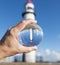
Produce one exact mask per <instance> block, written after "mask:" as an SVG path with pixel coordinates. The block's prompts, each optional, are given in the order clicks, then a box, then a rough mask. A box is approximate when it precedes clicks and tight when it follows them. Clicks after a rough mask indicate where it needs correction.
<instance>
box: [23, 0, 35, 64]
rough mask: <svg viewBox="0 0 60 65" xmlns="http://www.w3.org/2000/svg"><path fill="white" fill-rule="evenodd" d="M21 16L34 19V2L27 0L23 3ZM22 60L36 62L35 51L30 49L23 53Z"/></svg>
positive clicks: (31, 37)
mask: <svg viewBox="0 0 60 65" xmlns="http://www.w3.org/2000/svg"><path fill="white" fill-rule="evenodd" d="M22 16H23V18H24V19H25V20H26V19H32V20H35V16H36V15H35V12H34V4H33V3H32V2H31V0H27V3H26V4H25V12H24V13H23V14H22ZM32 39H33V36H32V29H30V40H31V41H32ZM23 62H32V63H34V62H36V51H32V52H29V53H23Z"/></svg>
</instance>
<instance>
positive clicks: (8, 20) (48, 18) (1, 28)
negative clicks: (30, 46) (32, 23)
mask: <svg viewBox="0 0 60 65" xmlns="http://www.w3.org/2000/svg"><path fill="white" fill-rule="evenodd" d="M32 1H33V3H34V4H35V12H36V15H37V16H36V20H37V21H38V25H40V26H41V27H42V29H43V31H44V37H43V41H42V42H41V44H40V45H39V46H38V50H37V52H38V53H40V52H41V51H43V52H45V51H46V50H48V52H50V51H51V52H52V51H55V52H56V53H59V54H60V49H59V48H60V0H32ZM25 2H26V0H0V39H1V38H2V36H3V35H4V33H5V32H6V30H7V29H8V28H9V27H11V26H13V25H15V24H17V23H18V22H19V21H21V20H23V18H22V16H21V14H22V12H23V11H24V4H25ZM59 60H60V59H59Z"/></svg>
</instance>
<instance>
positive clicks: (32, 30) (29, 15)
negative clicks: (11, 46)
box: [19, 0, 43, 62]
mask: <svg viewBox="0 0 60 65" xmlns="http://www.w3.org/2000/svg"><path fill="white" fill-rule="evenodd" d="M22 16H23V18H24V19H25V20H27V19H32V20H35V17H36V14H35V12H34V4H33V3H32V2H31V0H27V3H26V4H25V12H24V13H23V14H22ZM35 23H36V24H29V25H27V26H26V27H25V28H24V29H23V30H22V31H21V32H20V35H19V39H20V42H22V44H23V45H25V46H35V45H38V44H39V43H40V42H41V40H42V38H43V30H42V28H41V27H40V26H39V25H37V22H35ZM35 54H36V51H32V52H30V53H26V54H24V55H23V56H24V58H23V59H24V60H25V61H26V62H35V58H36V57H35Z"/></svg>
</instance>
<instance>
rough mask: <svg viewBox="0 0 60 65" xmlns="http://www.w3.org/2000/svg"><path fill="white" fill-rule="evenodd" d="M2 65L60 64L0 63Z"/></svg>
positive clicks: (36, 64) (32, 64)
mask: <svg viewBox="0 0 60 65" xmlns="http://www.w3.org/2000/svg"><path fill="white" fill-rule="evenodd" d="M0 65H60V63H0Z"/></svg>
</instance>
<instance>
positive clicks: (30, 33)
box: [18, 24, 43, 46]
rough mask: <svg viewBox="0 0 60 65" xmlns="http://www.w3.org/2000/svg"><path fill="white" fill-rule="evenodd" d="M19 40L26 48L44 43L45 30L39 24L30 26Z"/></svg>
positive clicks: (23, 31)
mask: <svg viewBox="0 0 60 65" xmlns="http://www.w3.org/2000/svg"><path fill="white" fill-rule="evenodd" d="M18 38H19V41H20V43H22V44H23V45H25V46H35V45H38V44H39V43H40V42H41V41H42V38H43V30H42V28H41V27H40V26H38V25H37V24H29V25H27V26H26V27H25V28H24V29H23V30H22V31H21V32H20V35H19V36H18Z"/></svg>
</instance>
